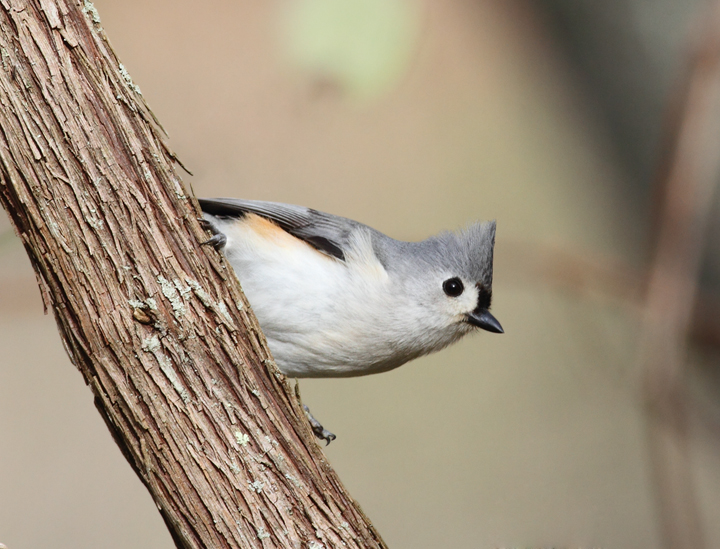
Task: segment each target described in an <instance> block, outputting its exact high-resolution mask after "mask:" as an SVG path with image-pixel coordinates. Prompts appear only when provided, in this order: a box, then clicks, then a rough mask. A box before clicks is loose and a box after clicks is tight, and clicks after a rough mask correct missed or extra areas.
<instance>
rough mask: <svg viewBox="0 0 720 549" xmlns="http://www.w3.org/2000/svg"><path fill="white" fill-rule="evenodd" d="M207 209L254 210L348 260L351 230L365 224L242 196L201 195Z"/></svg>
mask: <svg viewBox="0 0 720 549" xmlns="http://www.w3.org/2000/svg"><path fill="white" fill-rule="evenodd" d="M198 202H200V207H201V208H202V210H203V212H205V213H208V214H210V215H215V216H218V217H242V216H244V215H245V214H247V213H254V214H257V215H259V216H261V217H264V218H266V219H269V220H270V221H272V222H274V223H276V224H277V225H278V226H279V227H280V228H281V229H283V230H285V231H287V232H288V233H290V234H291V235H293V236H295V237H297V238H299V239H300V240H304V241H305V242H307V243H308V244H310V245H311V246H312V247H314V248H315V249H317V250H319V251H321V252H323V253H325V254H327V255H330V256H332V257H336V258H337V259H340V260H343V261H344V260H345V253H346V251H347V248H348V246H349V242H350V233H351V232H352V230H353V229H355V228H357V227H362V226H363V225H362V224H360V223H358V222H357V221H353V220H351V219H346V218H344V217H339V216H337V215H332V214H327V213H323V212H319V211H317V210H313V209H311V208H305V207H304V206H295V205H292V204H280V203H278V202H263V201H260V200H242V199H239V198H199V199H198Z"/></svg>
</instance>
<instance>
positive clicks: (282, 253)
mask: <svg viewBox="0 0 720 549" xmlns="http://www.w3.org/2000/svg"><path fill="white" fill-rule="evenodd" d="M215 222H216V223H217V225H218V228H219V229H220V230H221V231H222V232H224V233H225V235H226V236H227V239H228V241H227V245H226V247H225V249H224V252H225V254H226V256H227V258H228V260H229V261H230V263H231V265H232V266H233V268H234V269H235V270H236V272H237V274H238V278H239V279H240V282H241V284H242V287H243V290H244V291H245V294H246V295H247V298H248V301H249V302H250V304H251V305H252V307H253V310H254V311H255V314H256V315H257V317H258V320H259V322H260V326H261V327H262V329H263V332H264V333H265V336H266V337H267V340H268V344H269V346H270V350H271V351H272V353H273V356H274V357H275V360H276V361H277V363H278V366H279V367H280V368H281V369H282V370H283V371H284V372H285V373H286V374H287V375H290V376H293V377H332V376H356V375H364V374H371V373H376V372H381V371H385V370H389V369H392V368H395V367H397V366H400V365H401V364H403V363H405V362H407V361H408V360H410V359H412V358H415V357H417V356H420V355H422V354H425V353H427V352H430V351H432V350H435V348H440V347H444V346H445V345H447V344H448V343H450V342H451V341H452V340H454V339H455V337H452V339H449V340H447V341H433V340H432V338H428V337H427V333H423V332H424V331H426V330H425V327H423V326H418V325H417V323H416V322H415V320H414V317H413V314H412V311H408V310H407V303H406V300H404V299H403V298H402V292H401V291H399V285H398V282H399V281H393V280H392V278H391V277H390V276H389V275H388V273H387V272H386V270H385V268H384V267H383V265H382V264H381V263H380V262H379V261H378V259H377V258H376V256H375V254H374V252H373V249H372V243H371V241H370V235H369V234H368V233H367V232H365V231H363V230H362V229H361V230H359V231H357V232H356V233H354V234H353V235H351V244H350V245H349V246H348V247H347V249H345V250H344V251H345V261H341V260H338V259H335V258H333V257H330V256H327V255H325V254H323V253H321V252H319V251H317V250H316V249H315V248H313V247H312V246H310V245H309V244H307V243H305V242H304V241H302V240H299V239H298V238H295V237H294V236H292V235H290V234H288V233H287V232H285V231H284V230H282V229H280V228H279V227H278V226H277V225H275V224H274V223H272V222H270V221H267V220H265V219H264V218H262V217H259V216H256V215H254V214H248V215H246V216H244V217H243V218H241V219H239V220H224V219H216V220H215ZM458 337H459V336H458Z"/></svg>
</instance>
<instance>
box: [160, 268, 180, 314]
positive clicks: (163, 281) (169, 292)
mask: <svg viewBox="0 0 720 549" xmlns="http://www.w3.org/2000/svg"><path fill="white" fill-rule="evenodd" d="M157 281H158V284H160V290H161V291H162V293H163V295H164V296H165V297H166V298H167V300H168V301H169V302H170V306H171V307H172V310H173V314H174V315H175V318H176V319H178V320H180V319H181V318H182V317H184V316H185V315H186V314H187V307H185V303H183V298H182V295H181V294H180V293H179V292H178V290H177V288H176V287H175V284H173V283H172V282H170V281H169V280H168V279H167V278H165V277H164V276H159V277H158V278H157Z"/></svg>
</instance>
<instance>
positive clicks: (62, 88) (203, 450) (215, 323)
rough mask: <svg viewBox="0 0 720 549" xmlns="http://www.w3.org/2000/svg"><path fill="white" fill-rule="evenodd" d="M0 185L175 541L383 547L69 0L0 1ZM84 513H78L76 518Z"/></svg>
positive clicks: (105, 52) (118, 68) (61, 322)
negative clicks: (330, 461)
mask: <svg viewBox="0 0 720 549" xmlns="http://www.w3.org/2000/svg"><path fill="white" fill-rule="evenodd" d="M0 5H1V6H2V10H0V62H1V67H0V105H1V107H0V176H1V178H0V201H1V202H2V204H3V206H4V207H5V208H6V209H7V210H8V212H9V213H10V217H11V219H12V221H13V223H14V224H15V227H16V228H17V231H18V234H19V235H20V237H21V238H22V241H23V243H24V245H25V247H26V249H27V251H28V254H29V255H30V259H31V261H32V264H33V266H34V268H35V271H36V273H37V278H38V282H39V285H40V288H41V290H42V294H43V299H44V302H45V306H46V308H48V309H52V310H53V312H54V313H55V317H56V319H57V322H58V326H59V329H60V333H61V335H62V338H63V341H64V342H65V345H66V347H67V350H68V353H69V355H70V357H71V358H72V360H73V362H74V363H75V365H76V366H77V367H78V368H79V369H80V371H81V372H82V374H83V376H84V378H85V380H86V382H87V383H88V385H89V386H90V387H91V388H92V391H93V392H94V394H95V397H96V403H97V407H98V409H99V410H100V412H101V413H102V415H103V416H104V418H105V420H106V422H107V424H108V426H109V428H110V430H111V431H112V433H113V435H114V437H115V439H116V440H117V442H118V444H119V446H120V448H121V449H122V450H123V452H124V453H125V455H126V457H127V459H128V461H129V462H130V464H131V465H132V466H133V468H134V469H135V471H136V472H137V474H138V475H139V476H140V478H141V479H142V481H143V482H144V483H145V485H146V486H147V487H148V489H149V490H150V492H151V494H152V496H153V498H154V499H155V502H156V503H157V506H158V508H159V509H160V512H161V513H162V515H163V517H164V518H165V521H166V522H167V524H168V526H169V528H170V531H171V532H172V535H173V537H174V539H175V541H176V544H177V545H178V546H179V547H198V548H199V547H213V548H224V547H266V548H267V547H293V548H295V547H297V548H300V547H303V548H304V547H308V548H317V549H319V548H320V547H326V548H329V547H358V548H359V547H362V548H366V547H384V544H383V542H382V541H381V540H380V537H379V536H378V534H377V533H376V532H375V530H374V529H373V527H372V526H371V525H370V523H369V521H368V520H367V519H366V517H365V516H364V515H363V513H362V512H361V510H360V509H359V507H358V506H357V504H356V503H355V502H354V501H353V500H352V498H351V497H350V496H349V495H348V494H347V493H346V491H345V490H344V488H343V486H342V484H341V483H340V481H339V479H338V478H337V476H336V475H335V473H334V472H333V470H332V469H331V467H330V466H329V465H328V463H327V462H326V461H325V459H324V457H323V455H322V453H321V452H320V450H319V448H318V446H317V444H316V443H315V441H314V440H313V438H312V434H311V433H310V431H309V428H308V426H307V424H306V421H305V418H304V416H303V413H302V411H301V410H300V408H299V406H298V403H297V399H296V398H295V396H294V394H293V392H292V390H291V388H290V386H289V385H288V383H287V381H286V379H285V378H284V376H283V375H282V374H281V373H280V372H279V371H278V370H277V367H276V366H275V364H274V363H273V361H272V359H271V357H270V355H269V353H268V351H267V347H266V345H265V341H264V338H263V336H262V334H261V332H260V329H259V327H258V324H257V321H256V320H255V318H254V316H253V314H252V312H251V311H250V310H249V309H248V305H247V303H246V301H245V298H244V297H243V295H242V293H241V291H240V288H239V285H238V283H237V281H236V279H235V276H234V275H233V273H232V272H231V271H229V270H228V267H227V265H226V263H225V262H224V261H223V260H222V258H221V257H220V256H219V255H218V254H217V253H216V252H215V251H214V250H212V249H208V248H204V247H201V246H200V245H199V242H201V241H203V240H204V239H206V238H207V235H206V234H205V233H204V232H203V231H202V230H201V229H200V227H199V225H198V223H197V221H196V217H197V215H198V213H197V210H196V204H195V203H194V201H193V200H192V199H191V198H190V197H189V196H188V194H187V192H186V190H185V188H184V186H183V184H182V182H181V180H180V178H179V177H178V176H177V175H176V173H175V171H174V167H173V166H174V161H175V158H174V156H173V154H172V152H171V151H170V150H169V148H168V146H167V145H166V142H165V137H164V135H163V132H162V129H161V128H160V127H159V124H158V123H157V121H156V120H155V119H154V117H153V115H152V113H151V111H150V110H149V109H148V107H147V106H146V105H145V103H144V101H143V99H142V96H141V94H140V90H139V89H138V88H137V86H135V84H133V82H132V80H131V79H130V76H129V75H128V74H127V72H125V70H124V68H123V67H122V65H121V64H120V63H119V61H118V59H117V58H116V56H115V54H114V53H113V51H112V49H111V47H110V45H109V43H108V41H107V39H106V37H105V35H104V32H103V30H102V27H101V22H100V19H99V17H98V15H97V12H96V11H95V9H94V8H93V6H92V4H90V3H89V2H87V1H86V2H84V3H83V2H81V1H79V0H0ZM78 520H80V517H78Z"/></svg>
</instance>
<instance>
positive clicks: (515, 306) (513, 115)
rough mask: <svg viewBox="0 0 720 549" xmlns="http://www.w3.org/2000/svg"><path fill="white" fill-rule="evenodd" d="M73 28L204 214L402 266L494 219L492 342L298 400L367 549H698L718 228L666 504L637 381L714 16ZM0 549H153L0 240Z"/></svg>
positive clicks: (233, 17)
mask: <svg viewBox="0 0 720 549" xmlns="http://www.w3.org/2000/svg"><path fill="white" fill-rule="evenodd" d="M95 5H96V7H97V9H98V11H99V14H100V17H101V19H102V25H103V27H104V28H105V30H106V32H107V34H108V37H109V39H110V41H111V42H112V44H113V46H114V47H115V49H116V51H117V53H118V55H119V57H120V59H122V61H123V63H124V65H125V66H126V68H127V69H128V71H129V72H130V74H131V75H132V77H133V79H134V81H135V83H136V84H138V85H139V87H140V89H141V90H142V93H143V95H144V97H145V98H146V100H147V102H148V103H149V104H150V106H151V107H152V108H153V110H154V112H155V114H156V115H157V117H158V118H159V120H160V121H161V122H162V123H163V125H164V127H165V129H166V130H167V132H168V134H169V135H170V142H171V145H172V147H173V148H174V150H175V152H176V153H177V154H178V156H179V157H180V158H181V160H182V161H183V163H184V164H185V165H186V166H187V167H188V169H189V170H191V171H192V172H193V174H194V175H193V176H192V177H191V176H189V175H187V176H185V177H184V178H185V181H186V183H187V184H188V185H191V186H192V188H193V189H194V191H195V193H196V194H197V195H198V196H238V197H245V198H254V199H263V200H273V201H280V202H289V203H297V204H303V205H306V206H311V207H313V208H316V209H319V210H324V211H328V212H332V213H334V214H338V215H342V216H346V217H350V218H352V219H356V220H359V221H362V222H364V223H366V224H368V225H371V226H372V227H375V228H377V229H379V230H381V231H383V232H385V233H387V234H389V235H391V236H393V237H395V238H400V239H405V240H418V239H422V238H425V237H427V236H429V235H431V234H433V233H435V232H438V231H440V230H442V229H449V228H460V227H462V226H464V225H465V224H467V223H468V222H470V221H473V220H477V219H481V220H485V219H497V223H498V233H497V245H496V254H495V257H496V269H495V284H494V299H493V313H494V314H495V316H496V317H497V318H498V319H499V320H500V321H501V323H502V325H503V327H504V328H505V332H506V333H505V335H502V336H496V335H493V334H488V333H481V334H477V335H475V336H473V337H468V338H466V339H465V340H464V341H462V342H461V343H459V344H457V345H455V346H453V347H451V348H450V349H447V350H445V351H442V352H441V353H439V354H436V355H433V356H430V357H426V358H423V359H420V360H417V361H415V362H412V363H410V364H407V365H405V366H403V367H402V368H400V369H398V370H395V371H392V372H389V373H385V374H381V375H377V376H370V377H367V378H358V379H344V380H305V381H302V382H301V389H302V396H303V400H304V401H305V402H306V403H307V404H309V405H310V407H311V408H312V410H313V412H314V414H315V415H316V417H318V418H320V419H321V420H322V421H323V423H324V424H325V426H326V427H327V428H329V429H330V430H331V431H333V432H334V433H336V434H337V435H338V439H337V440H336V441H335V442H334V443H333V444H332V445H331V446H329V447H328V448H327V449H326V450H325V452H326V455H327V456H328V459H329V460H330V461H331V463H332V464H333V466H334V467H335V468H336V469H337V471H338V473H339V475H340V477H341V478H342V480H343V481H344V482H345V483H346V485H347V486H348V488H349V490H350V492H351V494H353V496H354V497H355V498H356V499H357V500H358V501H359V502H360V504H361V506H362V507H363V509H364V511H365V512H366V513H367V514H368V515H369V517H370V518H371V520H372V521H373V522H374V524H375V526H376V527H377V528H378V530H379V531H380V533H381V534H382V535H383V537H384V539H385V541H386V542H387V543H388V545H389V546H390V547H392V548H395V549H401V548H413V549H424V548H450V547H452V548H467V549H471V548H472V549H476V548H493V547H527V548H535V547H538V548H539V547H550V546H554V547H604V548H611V547H637V548H646V547H647V548H652V547H658V546H661V545H662V544H663V543H665V545H666V546H671V545H672V543H670V542H668V539H671V538H672V530H673V528H675V526H674V525H673V516H672V513H670V518H668V509H672V506H673V501H672V500H673V498H675V500H674V502H675V504H677V503H678V500H677V497H676V496H677V494H678V493H680V494H681V495H682V497H684V498H686V499H685V500H682V498H681V501H680V502H679V503H680V504H681V506H682V508H683V509H687V510H688V514H689V515H690V516H689V517H686V518H685V519H680V521H681V522H682V521H683V520H684V521H685V524H690V525H691V526H692V528H691V529H692V531H693V532H694V533H695V534H697V535H698V536H699V537H698V538H696V541H695V543H696V547H699V545H697V544H698V543H701V542H698V541H697V540H698V539H701V540H704V543H705V545H706V546H707V547H720V521H717V516H718V513H719V512H720V427H719V426H720V369H718V360H717V358H718V355H717V352H716V351H717V343H718V342H719V341H720V338H718V337H717V334H718V331H717V329H716V325H717V320H716V319H720V315H716V314H714V311H720V308H718V309H713V308H712V304H713V303H714V301H713V297H712V296H713V295H714V293H713V292H714V289H715V288H717V287H718V282H720V253H719V252H720V250H719V249H718V239H719V238H720V222H718V221H717V220H718V215H717V207H716V205H715V199H714V198H713V199H712V201H710V203H711V205H710V206H708V208H709V209H708V211H707V212H706V215H705V223H704V224H703V223H699V226H700V227H701V228H702V227H703V226H705V225H707V227H706V229H703V230H698V231H696V233H697V235H700V238H701V240H700V241H699V242H697V246H698V249H699V250H700V251H701V252H702V256H701V259H700V260H699V261H700V263H699V269H700V271H701V272H700V275H699V279H700V280H701V281H702V285H701V287H700V288H699V289H697V288H694V289H695V290H697V292H699V293H697V295H698V296H699V297H698V301H697V303H698V307H690V305H692V303H694V296H695V295H696V294H695V293H692V292H691V293H690V294H689V296H690V297H689V298H687V299H685V302H688V303H689V304H688V308H689V309H690V313H691V316H692V319H693V320H692V322H691V323H690V325H689V329H690V338H689V341H690V345H689V346H688V347H687V348H686V347H685V345H684V342H685V337H684V336H685V333H684V332H683V331H682V330H680V336H682V337H680V339H679V341H680V344H679V355H680V356H681V357H683V358H682V361H681V363H680V364H679V365H675V370H673V371H674V372H675V373H678V372H679V375H680V377H681V383H680V384H679V386H682V387H683V390H682V391H681V398H680V402H681V403H683V402H684V403H687V405H684V404H680V405H678V407H676V408H672V409H671V412H672V411H673V410H674V411H675V412H677V414H679V416H678V417H680V418H681V421H678V422H671V423H673V424H675V423H677V425H676V426H675V428H674V430H672V429H671V432H670V435H671V436H670V443H669V444H670V446H671V447H672V448H675V450H678V451H677V452H675V454H678V455H680V458H679V460H678V459H676V460H675V461H674V462H673V463H674V464H675V469H672V467H671V468H670V469H671V470H674V471H675V473H676V476H675V477H673V478H678V479H680V480H678V482H677V484H679V485H680V488H679V489H678V490H676V491H675V492H673V490H672V489H670V491H669V492H668V490H667V489H666V488H664V486H666V485H667V484H668V483H667V482H663V478H664V477H663V475H666V474H667V472H668V469H667V468H663V465H662V463H663V460H662V459H659V460H658V455H661V457H662V453H663V452H664V451H665V450H664V449H663V446H662V445H660V446H658V444H655V443H654V442H653V441H654V439H653V436H654V435H653V434H652V433H653V427H652V426H653V425H656V426H657V418H656V417H655V416H653V411H652V410H653V406H652V404H653V398H652V396H651V397H648V390H647V389H646V384H645V383H644V380H645V379H646V377H647V376H646V374H647V373H648V372H652V364H650V365H649V366H648V364H646V361H645V362H644V360H645V359H644V358H643V357H645V356H648V351H647V349H648V347H652V338H650V339H648V336H647V333H648V332H649V331H651V330H648V328H647V326H648V323H649V321H648V316H647V315H645V316H644V315H643V310H644V307H645V306H644V305H643V303H644V302H643V299H644V295H645V293H644V289H645V286H646V285H645V281H646V280H647V279H648V276H647V273H648V272H651V269H652V265H653V258H654V257H655V253H654V250H655V247H656V246H657V245H658V242H659V241H661V240H662V231H661V230H659V229H658V227H660V226H661V225H662V223H663V214H662V211H663V209H662V203H663V202H662V201H663V197H664V196H667V193H666V192H665V191H664V189H666V187H667V185H669V184H670V183H667V182H666V181H665V179H666V178H664V176H663V174H664V173H668V168H667V165H668V164H669V163H670V164H672V158H673V157H672V154H671V151H672V143H673V142H674V141H675V139H674V137H673V135H675V134H673V128H676V127H677V126H678V125H677V123H674V122H673V120H676V119H674V118H673V116H672V113H673V112H682V109H680V108H673V107H672V105H675V106H676V107H677V105H678V101H680V103H682V97H683V95H682V94H683V90H685V89H687V88H688V85H687V82H688V78H689V77H688V75H689V74H690V72H691V70H690V69H691V60H692V57H691V52H692V51H694V50H693V48H695V47H697V41H698V40H700V41H702V37H703V31H702V28H703V27H702V25H701V23H702V22H707V20H708V13H710V12H708V9H707V8H708V6H709V4H707V3H705V2H701V1H700V0H605V1H603V2H590V1H587V0H546V1H543V2H530V1H527V0H525V1H521V0H486V1H477V0H476V1H470V0H444V1H442V2H440V1H430V0H344V1H343V2H338V1H337V0H264V1H262V2H260V1H252V0H206V1H205V2H202V3H198V2H195V1H191V0H142V1H140V0H124V1H122V2H118V1H116V0H97V1H96V2H95ZM678 97H679V98H680V100H678V99H677V98H678ZM673 98H675V99H673ZM709 117H710V115H708V117H704V116H699V118H698V120H701V121H702V120H705V119H706V118H707V119H710V118H709ZM710 143H714V142H712V141H710ZM718 150H720V148H718ZM669 151H670V152H669ZM711 152H712V151H711ZM669 171H672V170H669ZM716 175H717V174H713V176H712V177H710V179H711V180H712V183H714V181H715V179H717V177H716ZM664 181H665V183H664ZM666 183H667V185H666ZM708 193H711V191H708ZM707 196H712V195H711V194H708V195H707ZM707 201H709V199H708V200H706V201H705V202H707ZM696 225H697V224H696ZM691 271H692V269H691ZM690 274H691V275H693V282H692V284H694V280H696V279H698V277H696V276H694V275H695V274H696V273H695V271H692V272H691V273H690ZM660 295H661V296H662V294H660ZM648 299H649V298H648ZM659 302H660V303H661V304H662V299H660V301H659ZM649 309H650V307H649V306H648V310H649ZM701 309H702V311H704V316H703V317H702V318H700V317H699V316H698V315H699V313H698V311H699V310H701ZM673 310H674V309H673V308H672V306H671V304H668V307H667V310H666V309H663V308H662V307H661V311H660V316H661V317H664V316H666V315H667V316H671V315H672V314H674V313H673ZM643 319H645V320H643ZM713 321H714V322H715V324H713ZM643 342H644V343H643ZM643 349H645V350H643ZM671 385H672V383H671ZM672 386H673V387H675V385H672ZM671 392H672V391H671ZM648 399H649V400H650V401H651V402H650V404H651V405H650V406H648V404H647V401H648ZM659 400H660V407H662V402H664V401H665V399H662V398H660V399H659ZM671 400H672V399H671ZM655 405H656V406H655V407H656V408H657V399H656V401H655ZM661 415H662V414H661ZM670 415H671V416H672V417H675V416H674V415H673V414H672V413H671V414H670ZM661 423H662V422H661ZM655 442H657V441H656V440H655ZM665 449H667V448H665ZM671 453H672V450H671ZM658 463H660V465H658ZM665 480H667V479H665ZM671 480H672V479H671ZM670 484H671V485H672V484H673V483H672V482H670ZM673 494H675V496H674V495H673ZM668 498H670V500H671V501H670V503H669V504H668V501H667V500H668ZM668 505H669V506H668ZM688 521H689V522H688ZM677 528H679V529H680V530H682V525H681V526H677ZM680 535H682V534H680ZM668 536H670V537H668ZM0 542H2V543H4V544H6V545H7V546H8V547H9V549H26V548H27V549H29V548H37V547H53V548H57V549H60V548H68V549H69V548H72V549H79V548H84V547H88V548H89V547H103V548H106V549H112V548H115V547H117V548H120V547H127V546H132V547H138V548H142V547H148V548H150V547H152V548H155V549H160V548H168V549H169V548H171V547H173V543H172V541H171V538H170V536H169V534H168V532H167V530H166V529H165V526H164V524H163V522H162V519H161V518H160V515H159V513H158V512H157V510H156V509H155V507H154V505H153V502H152V500H151V498H150V496H149V494H148V493H147V492H146V490H145V489H144V487H143V486H142V485H141V483H140V481H139V480H138V479H137V478H136V476H135V475H134V473H133V472H132V471H131V469H130V467H129V466H128V464H127V463H126V462H125V460H124V458H123V457H122V455H121V453H120V452H119V451H118V449H117V447H116V446H115V444H114V442H113V440H112V437H111V436H110V433H109V432H108V431H107V429H106V427H105V425H104V423H103V421H102V419H101V418H100V415H99V414H98V413H97V412H96V410H95V409H94V406H93V402H92V395H91V392H90V390H89V389H88V388H86V387H85V386H84V383H83V382H82V378H81V376H80V374H79V373H78V372H77V371H76V370H75V369H74V367H73V366H72V365H71V364H70V362H69V360H68V358H67V356H66V354H65V352H64V349H63V347H62V344H61V342H60V339H59V336H58V334H57V332H56V329H55V324H54V320H53V318H52V315H50V316H44V315H43V310H42V303H41V299H40V295H39V292H38V290H37V286H36V283H35V278H34V275H33V272H32V269H31V267H30V264H29V261H28V259H27V257H26V255H25V252H24V250H23V248H22V245H21V244H20V241H19V240H18V239H17V238H16V236H15V235H14V233H13V231H12V229H11V228H10V225H9V222H8V221H7V219H6V216H5V214H4V213H2V214H0Z"/></svg>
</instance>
